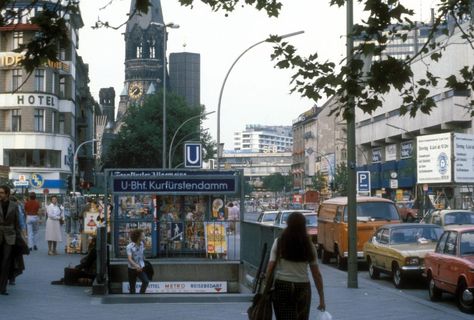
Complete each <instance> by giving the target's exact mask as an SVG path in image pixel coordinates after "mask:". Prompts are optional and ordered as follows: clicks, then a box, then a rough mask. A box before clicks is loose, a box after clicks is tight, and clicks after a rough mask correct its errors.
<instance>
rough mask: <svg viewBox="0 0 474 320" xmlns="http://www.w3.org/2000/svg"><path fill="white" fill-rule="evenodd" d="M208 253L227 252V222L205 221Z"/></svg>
mask: <svg viewBox="0 0 474 320" xmlns="http://www.w3.org/2000/svg"><path fill="white" fill-rule="evenodd" d="M204 225H205V230H206V231H205V235H206V252H207V254H224V255H225V254H227V234H226V227H227V223H226V222H205V223H204Z"/></svg>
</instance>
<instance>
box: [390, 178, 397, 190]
mask: <svg viewBox="0 0 474 320" xmlns="http://www.w3.org/2000/svg"><path fill="white" fill-rule="evenodd" d="M390 188H391V189H398V180H397V179H390Z"/></svg>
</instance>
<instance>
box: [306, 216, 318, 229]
mask: <svg viewBox="0 0 474 320" xmlns="http://www.w3.org/2000/svg"><path fill="white" fill-rule="evenodd" d="M305 217H306V226H307V227H317V226H318V217H317V216H316V215H315V214H311V215H306V216H305Z"/></svg>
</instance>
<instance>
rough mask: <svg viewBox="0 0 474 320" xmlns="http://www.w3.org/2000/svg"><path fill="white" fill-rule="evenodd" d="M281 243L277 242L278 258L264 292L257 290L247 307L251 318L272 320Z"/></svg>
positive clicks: (250, 319) (251, 319)
mask: <svg viewBox="0 0 474 320" xmlns="http://www.w3.org/2000/svg"><path fill="white" fill-rule="evenodd" d="M279 247H280V245H279V243H278V244H277V259H276V261H275V265H274V267H273V269H272V270H271V271H270V274H269V275H268V277H267V279H266V281H265V288H264V289H263V292H262V293H260V292H257V294H255V296H254V297H253V299H252V305H251V306H250V307H249V308H248V309H247V315H248V317H249V320H271V319H272V317H273V309H272V288H273V278H274V275H275V269H276V266H277V263H278V260H279V252H280V250H279V249H280V248H279Z"/></svg>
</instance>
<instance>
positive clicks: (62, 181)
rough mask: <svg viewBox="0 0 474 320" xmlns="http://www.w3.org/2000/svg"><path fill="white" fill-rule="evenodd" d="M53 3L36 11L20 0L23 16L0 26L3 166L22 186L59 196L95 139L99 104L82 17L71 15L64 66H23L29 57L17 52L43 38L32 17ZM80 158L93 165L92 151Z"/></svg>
mask: <svg viewBox="0 0 474 320" xmlns="http://www.w3.org/2000/svg"><path fill="white" fill-rule="evenodd" d="M48 5H50V4H48V1H39V2H38V3H37V4H36V5H35V6H34V7H32V8H31V1H16V2H15V3H14V4H13V5H12V6H13V9H14V10H15V11H17V12H22V14H21V15H20V17H21V18H20V19H18V18H16V19H12V21H10V24H8V23H7V24H6V25H5V26H3V27H0V165H3V166H7V167H9V171H10V172H9V179H10V180H13V181H14V183H15V185H16V186H18V187H22V188H28V189H29V190H30V191H35V192H37V193H43V192H45V193H46V192H48V191H49V193H51V194H58V193H65V192H66V189H67V181H68V179H69V177H70V176H71V173H72V158H73V153H74V150H75V147H76V146H77V144H78V143H80V142H82V141H85V140H89V139H91V138H92V134H93V132H92V128H93V126H92V119H93V116H92V115H93V113H94V110H93V108H94V103H93V99H92V98H91V96H90V92H89V89H88V85H87V82H88V67H87V65H85V64H84V63H83V62H82V59H81V58H80V57H79V56H78V55H77V52H76V50H77V47H78V40H79V36H78V29H79V28H81V27H82V26H83V22H82V19H81V17H80V14H79V13H78V14H71V15H70V16H69V21H68V22H69V23H68V27H69V39H70V42H69V43H68V44H58V46H59V47H60V51H59V54H58V60H59V61H58V62H52V61H49V62H47V63H45V64H44V65H42V66H41V67H38V68H36V69H35V70H34V71H33V73H32V74H31V75H28V73H27V71H26V70H25V69H24V68H23V67H22V65H21V64H20V63H21V61H22V59H23V57H24V55H23V53H17V52H14V50H15V49H18V48H19V46H20V45H21V44H23V43H28V42H29V41H30V40H31V39H32V38H33V37H35V36H36V35H37V31H38V27H37V26H36V25H34V24H32V23H31V21H30V20H29V17H31V16H34V15H35V14H36V11H38V10H44V7H43V6H48ZM25 8H28V9H25ZM1 14H2V16H3V17H7V16H8V15H6V14H5V12H2V13H1ZM7 22H8V21H7ZM80 159H82V160H83V162H84V161H85V162H90V160H92V163H93V158H92V151H91V149H90V148H89V149H84V150H82V152H81V154H80ZM85 167H90V166H87V165H85V166H84V164H83V166H82V170H83V172H84V175H85V176H87V173H85V172H86V171H88V170H87V169H85ZM80 170H81V166H80ZM80 170H79V171H80ZM89 171H90V170H89ZM46 189H48V191H45V190H46Z"/></svg>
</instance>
